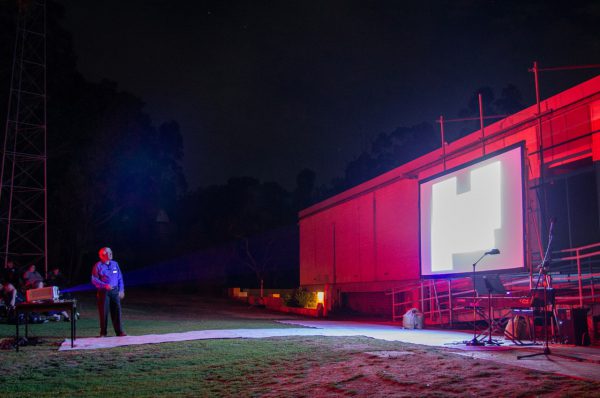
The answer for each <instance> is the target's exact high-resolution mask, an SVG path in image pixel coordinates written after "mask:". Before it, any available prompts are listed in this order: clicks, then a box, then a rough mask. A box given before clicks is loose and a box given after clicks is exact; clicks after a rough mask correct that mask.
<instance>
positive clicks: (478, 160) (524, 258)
mask: <svg viewBox="0 0 600 398" xmlns="http://www.w3.org/2000/svg"><path fill="white" fill-rule="evenodd" d="M517 148H520V151H521V156H520V169H521V184H520V185H521V217H522V220H521V223H522V226H521V227H522V228H521V229H522V231H521V236H522V245H523V250H522V253H521V256H522V257H521V258H522V264H523V265H522V266H516V267H512V268H505V269H498V270H477V268H476V270H475V271H476V273H477V274H478V275H485V274H509V273H515V272H525V271H527V269H528V268H527V238H526V231H527V225H526V222H527V214H526V203H527V197H526V193H527V189H526V183H527V180H526V172H527V171H526V169H525V166H526V164H525V157H526V146H525V141H519V142H517V143H515V144H512V145H509V146H507V147H505V148H502V149H499V150H497V151H494V152H491V153H489V154H486V155H484V156H481V157H478V158H476V159H473V160H471V161H468V162H466V163H463V164H460V165H458V166H455V167H452V168H450V169H447V170H445V171H442V172H439V173H436V174H434V175H432V176H429V177H426V178H424V179H422V180H419V189H418V191H419V198H418V205H419V276H420V279H444V278H446V279H447V278H462V277H466V276H470V275H472V274H473V271H472V269H471V270H470V271H465V272H448V273H443V274H442V273H439V274H434V275H423V259H422V249H423V247H422V245H423V242H422V231H421V229H422V227H421V222H422V220H421V217H422V209H421V204H422V202H421V199H422V198H421V185H422V184H424V183H427V182H429V181H432V180H435V179H438V178H440V177H443V176H445V175H448V174H451V173H455V172H457V171H460V170H462V169H466V168H468V167H470V166H473V165H475V164H477V163H481V162H484V161H486V160H488V159H491V158H493V157H496V156H499V155H502V154H504V153H506V152H510V151H512V150H515V149H517ZM489 249H493V248H492V247H490V248H489ZM476 260H477V258H474V259H473V262H475V261H476ZM483 261H485V260H483Z"/></svg>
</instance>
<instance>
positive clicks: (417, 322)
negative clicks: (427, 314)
mask: <svg viewBox="0 0 600 398" xmlns="http://www.w3.org/2000/svg"><path fill="white" fill-rule="evenodd" d="M402 326H403V327H404V328H405V329H423V314H421V313H420V312H419V310H418V309H416V308H411V309H410V310H408V311H407V312H406V314H404V316H403V317H402Z"/></svg>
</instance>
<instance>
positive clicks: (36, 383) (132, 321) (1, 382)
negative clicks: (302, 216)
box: [0, 293, 600, 397]
mask: <svg viewBox="0 0 600 398" xmlns="http://www.w3.org/2000/svg"><path fill="white" fill-rule="evenodd" d="M123 304H124V313H125V326H126V330H127V332H128V333H129V334H132V335H135V334H149V333H167V332H175V331H177V332H181V331H189V330H201V329H222V328H273V327H286V326H285V325H282V324H279V323H276V322H274V319H277V318H282V317H283V315H279V314H270V313H268V312H266V311H263V310H260V309H255V308H249V307H246V306H242V305H238V304H230V303H227V302H224V301H220V300H205V299H202V298H199V297H193V296H181V295H180V296H175V295H172V296H168V297H161V304H160V305H159V304H157V302H156V299H153V298H152V297H149V296H148V295H143V294H135V293H128V297H126V300H125V301H124V303H123ZM68 329H69V327H68V323H48V324H43V325H34V326H33V327H32V329H31V335H33V336H38V337H40V338H41V339H42V340H43V343H42V344H40V345H37V346H28V347H23V349H22V350H21V351H20V352H19V353H16V352H14V351H10V350H5V351H2V352H0V356H1V360H0V386H1V387H0V395H1V396H6V397H9V396H10V397H32V396H53V397H56V396H103V397H107V396H123V397H147V396H158V395H163V396H190V397H197V396H200V397H202V396H206V397H213V396H242V397H247V396H286V397H287V396H293V397H301V396H304V397H315V396H318V397H321V396H406V397H415V396H431V397H447V396H461V397H462V396H473V397H480V396H489V395H493V396H501V397H506V396H510V397H513V396H520V397H529V396H552V397H562V396H565V397H567V396H578V397H579V396H590V397H591V396H599V391H600V390H599V387H600V383H594V382H589V381H582V380H575V379H571V378H567V377H561V376H556V375H553V374H547V373H542V372H536V371H531V370H526V369H521V368H514V367H510V366H505V365H499V364H496V363H494V362H489V361H482V360H476V359H470V358H465V357H460V356H457V355H455V354H453V353H452V352H450V351H449V350H447V349H440V348H434V347H423V346H417V345H412V344H406V343H399V342H386V341H380V340H375V339H370V338H365V337H343V338H340V337H336V338H327V337H280V338H268V339H223V340H198V341H186V342H177V343H164V344H151V345H138V346H128V347H119V348H114V349H105V350H96V351H67V352H59V351H57V346H58V344H59V342H60V341H62V340H63V339H64V338H66V337H67V335H68ZM78 330H79V331H80V333H79V336H80V337H83V336H95V335H96V334H97V333H98V330H97V319H96V315H95V309H94V307H93V300H92V299H91V297H82V319H81V320H80V321H79V322H78ZM13 334H14V326H13V325H0V336H1V337H9V336H12V335H13Z"/></svg>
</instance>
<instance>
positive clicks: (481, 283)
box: [473, 274, 506, 345]
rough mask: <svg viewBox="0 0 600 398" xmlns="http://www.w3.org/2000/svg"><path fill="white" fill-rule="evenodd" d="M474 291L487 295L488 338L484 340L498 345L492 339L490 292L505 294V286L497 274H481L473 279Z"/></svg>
mask: <svg viewBox="0 0 600 398" xmlns="http://www.w3.org/2000/svg"><path fill="white" fill-rule="evenodd" d="M473 284H474V287H475V291H476V292H477V294H479V295H482V296H483V295H487V297H488V319H487V321H488V339H487V341H486V342H485V344H487V345H500V343H499V342H498V341H494V340H493V339H492V330H493V329H494V319H493V317H492V316H493V315H492V293H493V294H506V288H505V287H504V285H503V284H502V281H500V276H499V275H498V274H489V275H481V276H480V277H479V278H477V277H475V279H474V280H473Z"/></svg>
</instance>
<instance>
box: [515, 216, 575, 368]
mask: <svg viewBox="0 0 600 398" xmlns="http://www.w3.org/2000/svg"><path fill="white" fill-rule="evenodd" d="M553 229H554V218H552V219H551V220H550V228H549V232H548V246H547V247H546V252H545V253H544V258H543V259H542V263H541V264H540V265H539V266H538V278H537V281H536V283H535V288H534V292H535V291H536V289H537V288H538V286H539V284H540V281H541V280H542V276H543V277H544V285H543V287H544V345H543V347H544V349H543V350H542V352H536V353H534V354H528V355H518V356H517V359H523V358H531V357H536V356H538V355H544V356H545V357H546V359H548V355H554V356H557V357H562V358H567V359H575V360H578V361H581V360H582V359H581V358H577V357H572V356H568V355H558V354H552V352H550V347H549V343H548V340H549V336H548V288H549V283H550V276H549V275H548V271H549V267H550V258H549V254H550V247H551V246H552V239H553V238H554V234H553V233H552V231H553ZM533 295H534V294H532V304H533V299H534V297H533ZM552 308H554V304H552ZM534 311H535V310H534ZM553 317H554V312H553ZM533 327H534V328H535V321H534V325H533Z"/></svg>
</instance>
